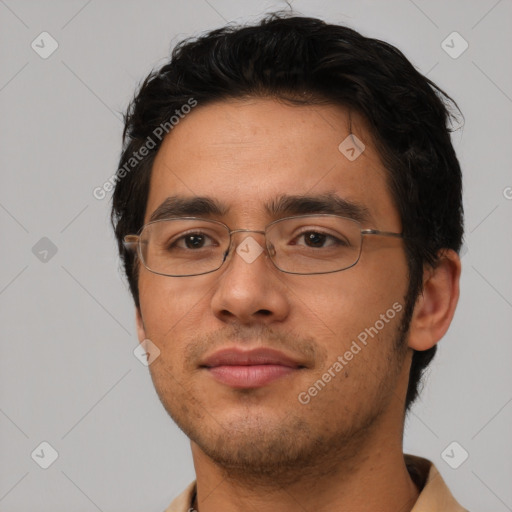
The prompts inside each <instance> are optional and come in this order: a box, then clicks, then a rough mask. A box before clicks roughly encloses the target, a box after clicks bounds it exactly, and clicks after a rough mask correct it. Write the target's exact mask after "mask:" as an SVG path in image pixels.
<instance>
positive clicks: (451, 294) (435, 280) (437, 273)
mask: <svg viewBox="0 0 512 512" xmlns="http://www.w3.org/2000/svg"><path fill="white" fill-rule="evenodd" d="M460 271H461V264H460V258H459V256H458V254H457V253H456V252H455V251H453V250H451V249H443V250H442V251H441V252H440V253H439V262H438V264H437V265H436V267H435V268H431V267H429V268H426V269H425V270H424V272H423V292H422V293H420V295H419V296H418V298H417V300H416V304H415V306H414V312H413V315H412V319H411V325H410V330H409V347H410V348H412V349H415V350H420V351H422V350H428V349H429V348H431V347H433V346H434V345H435V344H436V343H437V342H438V341H439V340H440V339H441V338H442V337H443V336H444V335H445V333H446V331H447V330H448V327H449V326H450V323H451V321H452V319H453V315H454V313H455V308H456V306H457V302H458V300H459V280H460Z"/></svg>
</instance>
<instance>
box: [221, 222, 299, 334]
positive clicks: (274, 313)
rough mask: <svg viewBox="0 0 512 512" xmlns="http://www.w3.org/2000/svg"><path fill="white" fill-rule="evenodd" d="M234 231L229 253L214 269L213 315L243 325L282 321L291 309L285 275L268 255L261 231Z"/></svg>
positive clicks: (224, 320)
mask: <svg viewBox="0 0 512 512" xmlns="http://www.w3.org/2000/svg"><path fill="white" fill-rule="evenodd" d="M233 233H235V234H234V235H233V236H232V242H231V243H232V246H231V247H230V252H229V254H228V256H227V259H226V261H225V262H224V264H223V266H222V267H221V268H220V269H219V270H218V271H217V274H218V277H217V279H218V282H217V283H218V284H217V287H216V288H215V291H214V294H213V297H212V301H211V307H212V310H213V313H214V315H215V316H216V317H217V318H219V319H220V320H222V321H223V322H228V323H239V324H244V325H249V324H254V323H258V322H264V323H267V324H271V323H273V322H280V321H283V320H284V319H285V318H286V317H287V316H288V314H289V310H290V304H289V294H288V293H287V287H286V285H285V283H284V276H281V275H279V274H281V273H280V272H279V270H277V269H276V268H275V266H274V265H273V263H272V261H271V260H270V258H269V255H268V252H267V249H266V248H265V238H264V233H262V232H261V231H252V232H249V231H245V232H233ZM270 250H271V251H272V250H273V248H272V247H271V248H270Z"/></svg>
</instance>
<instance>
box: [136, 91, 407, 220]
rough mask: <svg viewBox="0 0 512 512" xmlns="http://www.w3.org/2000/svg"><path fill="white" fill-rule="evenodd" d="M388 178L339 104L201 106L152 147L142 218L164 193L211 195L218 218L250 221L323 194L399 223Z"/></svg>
mask: <svg viewBox="0 0 512 512" xmlns="http://www.w3.org/2000/svg"><path fill="white" fill-rule="evenodd" d="M354 136H355V137H356V138H354ZM361 143H362V144H361ZM340 144H341V146H340ZM363 145H364V150H363V151H362V152H361V153H360V155H359V156H357V154H358V153H359V152H360V151H361V150H362V149H363ZM354 155H355V156H357V157H356V158H355V159H354V158H353V157H354ZM386 176H387V171H386V170H385V168H384V166H383V164H382V162H381V160H380V157H379V155H378V153H377V152H376V150H375V148H374V145H373V143H372V140H371V137H370V135H369V132H368V130H367V128H366V125H365V122H364V120H363V119H362V118H361V117H360V116H358V115H357V114H355V113H352V114H349V112H348V111H347V110H345V109H344V108H342V107H339V106H334V105H308V106H296V105H288V104H285V103H282V102H279V101H276V100H273V99H259V98H251V99H248V100H227V101H219V102H216V103H213V104H208V105H204V106H202V105H201V104H199V105H198V106H197V107H195V108H194V109H193V110H192V112H191V113H189V114H187V115H186V116H185V117H184V118H183V119H181V120H180V121H179V123H178V124H177V125H175V126H174V128H173V129H172V131H171V132H170V133H169V134H168V135H167V136H166V138H165V139H164V141H163V143H162V145H161V147H160V150H159V151H158V154H157V156H156V158H155V161H154V164H153V170H152V175H151V182H150V191H149V197H148V204H147V209H146V215H145V219H144V221H145V222H147V221H148V220H149V218H150V216H151V214H152V213H153V212H154V211H155V210H156V209H157V208H158V207H159V206H160V205H161V204H162V202H164V201H165V200H166V199H167V198H168V197H171V196H179V197H187V198H191V197H211V198H214V199H215V200H216V201H217V202H219V203H220V204H222V205H223V206H225V207H226V208H225V211H224V212H222V215H219V217H222V219H223V220H226V221H228V220H231V221H235V222H238V221H240V222H242V223H244V226H245V227H248V225H249V224H250V223H251V222H253V223H258V224H259V223H260V221H261V220H263V219H264V220H267V221H270V220H273V219H272V218H270V217H271V214H270V213H269V211H268V208H267V207H266V206H267V205H268V204H269V202H272V201H275V200H276V199H277V198H280V197H282V196H283V195H291V196H301V195H307V196H316V195H318V196H325V195H326V194H329V195H331V196H332V195H336V196H338V197H340V198H342V199H343V200H346V201H349V202H352V203H355V204H358V205H360V206H361V207H363V208H365V209H366V210H368V212H369V216H370V218H371V219H372V220H373V221H375V219H379V218H383V219H386V220H385V224H386V227H390V226H391V225H394V226H399V225H400V221H399V217H398V213H397V211H396V209H395V207H394V205H393V201H392V198H391V195H390V193H389V190H388V187H387V181H386Z"/></svg>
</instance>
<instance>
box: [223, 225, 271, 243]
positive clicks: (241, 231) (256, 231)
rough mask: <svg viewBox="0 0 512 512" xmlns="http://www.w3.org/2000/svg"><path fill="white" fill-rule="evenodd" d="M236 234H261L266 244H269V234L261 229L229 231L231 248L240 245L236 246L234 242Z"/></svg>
mask: <svg viewBox="0 0 512 512" xmlns="http://www.w3.org/2000/svg"><path fill="white" fill-rule="evenodd" d="M236 233H259V234H261V235H263V236H264V237H265V244H266V243H267V233H266V231H265V230H261V229H230V230H229V239H230V243H229V245H230V247H231V246H234V245H238V244H235V243H234V240H233V234H236Z"/></svg>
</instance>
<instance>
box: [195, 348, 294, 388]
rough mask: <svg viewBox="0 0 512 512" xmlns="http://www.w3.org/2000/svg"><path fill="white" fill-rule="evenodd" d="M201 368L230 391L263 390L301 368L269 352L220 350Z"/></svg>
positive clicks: (278, 353)
mask: <svg viewBox="0 0 512 512" xmlns="http://www.w3.org/2000/svg"><path fill="white" fill-rule="evenodd" d="M200 366H201V368H203V369H205V370H206V371H208V373H209V374H210V375H211V376H212V377H213V378H214V379H215V380H217V381H219V382H221V383H223V384H226V385H228V386H231V387H233V388H257V387H262V386H265V385H267V384H270V383H271V382H273V381H275V380H277V379H280V378H282V377H285V376H287V375H290V374H291V373H294V372H296V371H298V370H300V369H301V368H304V365H303V364H301V362H300V361H297V360H295V359H293V358H292V357H290V356H287V355H286V354H284V353H282V352H279V351H277V350H274V349H270V348H257V349H253V350H241V349H239V348H226V349H222V350H219V351H217V352H215V353H214V354H212V355H211V356H209V357H207V358H206V359H205V360H204V361H203V362H202V364H201V365H200Z"/></svg>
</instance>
